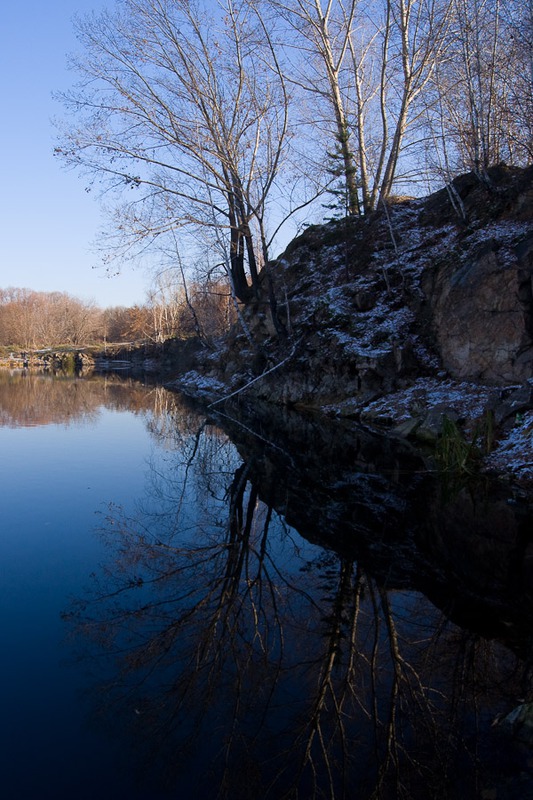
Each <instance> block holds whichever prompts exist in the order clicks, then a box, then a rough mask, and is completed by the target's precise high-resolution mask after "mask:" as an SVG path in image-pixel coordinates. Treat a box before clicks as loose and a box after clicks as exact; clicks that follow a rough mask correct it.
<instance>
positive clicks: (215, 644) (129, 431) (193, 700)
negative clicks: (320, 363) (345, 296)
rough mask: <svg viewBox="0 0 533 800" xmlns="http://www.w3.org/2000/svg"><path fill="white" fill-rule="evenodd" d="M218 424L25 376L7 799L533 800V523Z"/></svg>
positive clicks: (417, 474)
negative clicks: (476, 799) (511, 715)
mask: <svg viewBox="0 0 533 800" xmlns="http://www.w3.org/2000/svg"><path fill="white" fill-rule="evenodd" d="M217 411H218V412H219V413H217V414H216V415H215V414H214V413H212V414H210V416H209V417H206V416H205V414H203V413H201V412H198V411H195V410H194V409H192V408H191V407H190V405H188V404H187V403H186V402H185V400H184V399H182V398H180V397H179V396H178V395H176V394H173V393H169V392H167V391H166V390H165V389H163V388H161V387H155V386H143V385H142V384H141V383H135V382H133V381H129V380H120V379H119V378H116V377H112V376H107V377H99V376H92V377H89V378H67V377H59V376H55V377H54V376H50V375H39V374H22V373H18V374H17V373H15V374H9V373H8V372H3V373H0V448H1V454H2V458H1V459H0V487H1V498H2V522H1V529H0V631H1V635H2V658H1V660H0V675H1V682H0V687H1V689H0V691H1V701H0V709H1V714H0V733H1V742H0V760H1V763H0V769H1V773H0V774H1V776H2V777H1V792H2V797H3V798H7V800H26V799H27V800H33V799H34V798H35V800H42V799H43V798H48V797H50V798H55V800H63V799H65V800H66V799H67V798H69V800H70V798H78V799H79V800H84V799H86V800H93V798H94V799H95V798H98V799H99V800H108V799H109V800H123V799H124V800H126V798H128V799H131V800H150V799H152V798H153V800H158V799H159V798H176V799H177V800H188V799H189V798H196V797H202V798H207V800H210V798H213V800H214V799H215V798H218V797H221V798H226V797H227V798H232V799H233V798H242V799H243V800H245V799H246V798H263V797H265V798H266V797H269V798H275V799H277V798H283V797H287V798H289V797H291V798H297V797H298V798H303V799H307V798H314V797H316V798H318V797H328V798H335V800H337V798H356V799H357V800H359V799H361V800H366V799H367V798H369V799H370V798H383V799H384V800H385V798H404V797H405V798H421V799H422V798H424V800H426V798H478V797H479V798H490V797H494V798H497V800H501V798H504V800H506V799H507V798H508V799H509V800H512V798H518V797H520V798H532V797H533V753H532V743H533V735H532V731H531V729H530V726H531V725H533V721H532V719H531V717H528V716H527V714H528V713H530V714H531V710H532V709H533V707H530V706H529V704H530V703H531V702H532V701H533V692H532V686H531V677H532V650H533V614H532V611H533V587H532V580H531V579H532V576H533V563H532V556H533V554H532V540H531V531H532V529H533V526H532V525H531V522H532V520H533V516H532V513H531V506H530V505H529V504H528V502H527V500H526V499H525V498H524V497H522V496H521V495H520V493H517V492H516V491H512V490H511V488H510V487H506V486H504V485H501V484H487V483H486V482H474V483H472V482H471V483H469V484H468V485H465V484H464V482H461V481H458V480H456V478H455V476H449V475H447V476H445V477H444V478H439V479H437V478H436V477H435V475H434V473H433V472H432V465H431V463H430V462H428V461H427V460H426V459H425V458H424V457H423V456H421V455H420V454H419V453H417V452H415V451H413V450H411V449H410V448H409V447H407V446H405V445H401V444H399V443H398V444H393V443H392V442H390V441H388V440H387V439H385V438H382V437H378V436H376V435H372V434H370V433H368V432H365V431H363V430H360V429H357V428H355V427H354V426H351V427H350V426H343V425H340V424H339V423H336V424H332V425H328V426H324V425H323V424H319V423H318V422H316V421H315V420H313V419H306V418H303V417H300V416H297V415H290V414H282V413H278V414H276V415H274V414H273V412H272V410H271V409H268V410H264V409H261V408H257V407H256V408H254V411H253V414H252V413H251V412H250V411H249V410H246V409H245V408H243V407H240V408H233V409H228V408H226V409H224V413H222V411H221V410H220V409H218V410H217ZM513 712H514V717H511V719H509V717H508V715H509V714H510V713H511V714H512V713H513ZM512 720H515V722H514V723H513V721H512ZM516 720H518V722H517V721H516Z"/></svg>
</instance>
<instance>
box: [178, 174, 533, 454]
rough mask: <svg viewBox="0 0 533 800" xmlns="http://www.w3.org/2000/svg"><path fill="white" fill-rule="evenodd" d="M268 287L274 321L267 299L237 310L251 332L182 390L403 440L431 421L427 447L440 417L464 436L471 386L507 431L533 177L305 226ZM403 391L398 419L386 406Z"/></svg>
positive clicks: (530, 337) (452, 189)
mask: <svg viewBox="0 0 533 800" xmlns="http://www.w3.org/2000/svg"><path fill="white" fill-rule="evenodd" d="M262 278H263V281H264V284H265V287H266V283H267V281H266V272H264V273H263V275H262ZM268 278H269V281H270V284H271V287H272V288H273V290H274V294H275V296H276V297H277V307H276V308H275V309H274V314H275V319H274V318H273V310H272V306H271V304H269V302H268V299H267V297H268V295H269V292H268V291H267V290H266V288H265V292H264V295H265V299H264V300H263V301H260V302H257V303H256V304H255V305H254V306H253V307H249V308H246V309H244V312H243V316H244V319H245V321H246V323H247V327H248V331H247V334H246V335H245V334H244V332H243V330H242V327H239V326H236V327H235V329H234V330H233V331H232V333H231V334H230V335H229V336H228V337H227V339H226V340H225V341H224V342H223V343H222V344H221V346H220V348H218V349H217V350H216V351H215V352H214V353H209V354H208V353H205V354H204V356H203V357H202V358H200V359H199V361H198V362H197V365H196V369H195V370H194V371H192V372H190V373H189V374H188V375H187V376H186V379H185V381H183V382H182V384H181V386H182V388H185V391H189V392H190V393H192V394H202V393H203V394H204V396H207V397H209V398H210V399H213V398H217V397H220V396H223V395H227V394H229V393H232V392H238V391H241V390H244V389H243V387H246V388H245V391H246V393H247V394H248V395H253V396H254V397H256V398H257V399H263V400H267V401H269V402H274V403H279V404H284V405H288V406H298V405H301V406H308V407H313V408H321V409H326V410H327V409H329V410H330V411H335V413H340V414H342V415H343V416H354V417H362V418H366V419H367V420H369V419H371V421H377V422H381V421H385V422H387V423H388V424H390V425H393V426H396V427H397V426H398V424H399V423H402V424H403V423H405V425H404V428H405V430H406V431H407V433H406V434H404V435H406V436H410V435H412V433H413V432H414V431H416V430H418V431H420V430H422V428H423V426H422V427H421V426H420V425H418V424H417V420H418V421H419V420H420V419H421V418H428V415H429V416H431V414H432V413H433V416H435V414H436V424H433V423H434V422H435V420H433V422H432V424H431V426H430V427H431V430H432V436H438V435H439V425H440V422H441V420H442V419H443V418H444V416H446V417H448V418H449V419H453V420H456V421H458V423H459V424H461V423H462V420H463V419H464V417H465V414H464V404H463V403H462V401H461V399H460V395H461V393H460V392H459V391H458V389H460V388H461V387H463V388H464V386H465V385H466V384H468V392H469V394H470V395H472V387H474V389H475V390H476V391H478V390H479V391H478V396H481V395H482V396H483V403H482V404H481V406H480V405H479V404H477V406H476V403H472V407H474V406H476V410H475V414H474V416H475V418H476V419H480V418H481V416H483V415H484V414H485V412H486V411H487V410H489V411H490V412H491V413H494V416H495V417H501V418H502V419H503V416H505V415H504V414H503V412H502V413H500V409H499V407H498V404H499V403H500V404H501V402H503V401H505V399H506V398H507V397H508V395H509V392H510V391H511V387H514V388H513V391H516V386H517V384H520V385H522V386H523V388H524V390H525V391H526V393H528V392H529V394H528V396H529V395H530V394H531V392H530V391H529V390H530V389H531V386H530V385H529V383H528V382H530V381H531V380H532V378H533V167H531V168H529V169H524V170H521V169H517V168H507V167H503V166H500V167H495V168H494V169H492V170H490V171H489V174H488V175H487V176H486V180H484V181H480V180H479V178H478V177H477V176H475V175H474V174H469V175H464V176H461V177H460V178H458V179H457V180H455V181H454V182H453V184H452V185H451V186H449V187H448V188H447V189H443V190H441V191H439V192H437V193H435V194H433V195H431V196H429V197H427V198H425V199H399V200H397V201H396V202H394V203H388V204H387V205H384V204H383V205H382V206H380V208H379V209H378V210H377V211H376V212H374V213H373V214H371V215H368V216H366V217H364V218H362V219H355V220H354V219H350V220H339V221H335V222H330V223H328V224H326V225H323V226H314V227H310V228H308V229H307V231H306V232H305V233H304V234H302V235H301V236H300V237H298V238H296V239H295V240H294V241H293V242H292V243H291V244H290V245H289V247H288V248H287V249H286V251H285V253H284V254H283V255H282V256H281V257H280V258H278V259H277V260H276V261H275V262H273V263H271V264H269V269H268ZM280 330H282V331H284V332H285V333H284V334H283V333H282V334H281V335H280V333H279V331H280ZM274 332H276V333H274ZM424 381H425V385H422V384H421V382H422V383H423V382H424ZM439 384H440V388H441V389H442V391H441V390H440V389H439ZM413 387H415V389H416V390H415V391H413ZM402 392H404V397H403V401H401V400H400V401H399V402H403V406H402V415H400V416H398V415H396V417H395V415H394V413H389V410H390V409H391V408H392V401H391V403H389V406H388V408H387V403H388V401H387V398H392V396H393V395H394V396H395V397H396V399H397V400H398V397H399V395H400V394H401V393H402ZM405 393H407V394H405ZM480 393H481V394H480ZM437 394H438V400H436V399H435V398H436V396H437ZM474 394H475V392H474ZM463 396H464V392H463ZM406 398H407V400H408V403H407V408H405V406H406V402H407V400H406ZM380 402H381V405H380V406H379V408H380V411H379V414H378V413H377V412H376V408H377V406H376V404H377V403H380ZM372 404H374V413H373V416H371V417H368V416H366V417H365V414H366V413H367V410H368V409H370V408H371V406H372ZM530 408H531V405H530V404H529V405H528V404H526V406H525V407H524V408H522V409H521V411H520V414H522V413H523V412H524V411H527V410H528V409H530ZM404 411H407V415H405V413H404ZM473 413H474V412H473ZM421 415H422V417H421ZM380 417H381V419H380ZM426 427H427V426H426ZM529 460H531V461H533V459H528V461H529Z"/></svg>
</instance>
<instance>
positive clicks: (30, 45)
mask: <svg viewBox="0 0 533 800" xmlns="http://www.w3.org/2000/svg"><path fill="white" fill-rule="evenodd" d="M113 5H114V3H113V0H109V2H105V0H25V2H21V0H18V1H17V2H10V1H9V0H6V2H5V3H4V5H3V7H2V14H1V17H0V152H1V172H0V175H1V178H2V181H1V194H0V198H1V199H0V287H2V288H7V287H9V286H16V287H20V288H28V289H35V290H37V291H62V292H68V293H69V294H72V295H74V296H76V297H79V298H80V299H82V300H95V301H96V302H97V303H98V305H100V306H102V307H105V306H114V305H126V306H130V305H133V304H135V303H141V302H143V301H144V299H145V290H146V289H147V288H148V286H149V277H148V276H147V275H145V274H144V272H143V270H142V269H137V270H132V268H131V267H128V266H126V267H125V268H124V269H123V271H122V274H121V275H120V276H118V277H107V275H106V271H105V268H104V267H103V266H101V255H99V254H98V253H96V252H95V250H94V249H93V243H94V242H95V241H96V240H97V237H98V231H99V229H100V228H101V224H102V212H101V210H100V207H99V204H98V201H97V199H96V198H95V197H94V196H93V195H90V194H87V193H86V192H85V184H84V181H83V179H82V178H79V177H77V176H76V174H75V173H73V172H70V171H67V170H65V168H64V167H62V166H61V164H60V162H58V161H57V160H56V159H55V158H54V157H53V155H52V153H53V148H54V144H55V136H56V133H55V130H54V127H53V125H52V119H53V118H54V117H59V116H61V114H62V113H63V110H62V107H61V105H60V104H59V103H58V102H57V101H55V100H54V99H53V97H52V93H53V92H55V91H60V90H62V89H66V88H68V87H69V86H70V85H71V84H72V83H73V82H74V81H75V77H76V76H75V75H74V74H73V73H71V72H69V70H68V69H67V54H68V53H69V52H72V51H74V50H76V47H77V42H76V39H75V36H74V31H73V25H72V17H73V15H74V14H76V13H78V12H79V13H84V12H86V11H91V10H93V9H94V10H98V9H99V8H102V7H105V6H107V7H110V8H112V7H113Z"/></svg>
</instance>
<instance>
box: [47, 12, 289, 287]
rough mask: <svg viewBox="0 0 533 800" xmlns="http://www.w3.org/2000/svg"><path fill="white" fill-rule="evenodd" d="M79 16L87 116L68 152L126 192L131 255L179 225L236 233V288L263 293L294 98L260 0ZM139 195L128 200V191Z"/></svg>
mask: <svg viewBox="0 0 533 800" xmlns="http://www.w3.org/2000/svg"><path fill="white" fill-rule="evenodd" d="M119 9H120V10H119V12H117V13H116V14H110V13H107V12H106V13H103V14H102V15H100V16H92V17H87V18H85V19H83V20H79V21H78V25H77V28H78V36H79V39H80V42H81V44H82V46H83V49H84V55H83V56H81V57H80V58H78V59H76V60H75V61H74V66H75V68H76V69H77V71H78V72H79V73H80V74H81V76H82V82H81V83H80V84H79V85H78V86H77V88H76V89H74V90H73V91H72V92H71V93H70V94H68V95H66V96H64V97H63V100H64V102H65V104H66V107H67V108H68V109H69V110H70V111H72V112H73V113H74V116H75V118H76V119H77V120H78V122H77V123H73V125H72V127H69V128H67V129H66V130H65V131H64V136H63V140H64V141H63V144H62V145H61V146H60V147H58V148H57V151H56V152H57V154H58V155H59V156H60V157H61V158H62V159H63V160H64V161H65V162H66V163H67V164H69V165H72V166H75V167H78V168H80V169H81V170H82V171H86V172H87V173H88V174H89V175H90V176H92V177H93V178H101V179H102V180H103V181H104V184H105V186H106V187H107V188H112V189H114V190H118V191H119V197H120V199H121V202H122V205H121V206H117V208H116V218H115V222H116V228H117V231H118V234H119V237H120V243H121V247H120V253H121V254H122V255H124V254H125V253H128V252H131V251H132V250H136V251H138V250H139V248H141V249H142V248H145V247H146V246H149V245H150V244H152V243H154V242H155V241H157V240H158V239H159V237H161V236H162V235H164V234H166V233H168V232H169V231H177V230H180V229H182V228H186V229H191V228H192V229H194V230H198V229H200V230H203V231H204V234H205V233H209V231H213V230H218V231H219V232H220V231H221V232H223V233H224V235H225V236H227V241H228V250H229V259H230V274H229V278H230V280H231V282H232V284H233V287H234V291H235V294H236V296H237V298H238V299H239V300H240V301H243V302H248V301H250V300H251V299H252V298H254V297H258V295H259V293H260V287H259V279H258V274H259V270H260V267H261V263H260V261H259V259H258V249H257V247H256V242H255V234H254V231H257V229H258V227H260V226H261V225H262V224H263V220H264V213H265V206H266V202H267V198H268V195H269V193H270V191H271V189H272V186H273V184H274V182H275V180H276V177H277V174H278V170H279V165H280V159H281V156H282V153H283V148H284V145H285V139H286V133H287V98H286V94H285V89H284V81H283V77H282V75H281V73H280V70H279V68H278V66H277V62H276V58H275V56H274V54H273V51H272V47H271V45H270V42H269V39H268V35H267V33H266V30H265V27H264V26H263V25H262V24H261V19H260V17H259V15H258V10H257V6H256V4H253V3H246V2H242V0H225V2H221V3H217V4H212V3H208V2H203V1H202V0H197V1H196V2H186V1H185V0H177V2H170V0H122V2H120V4H119ZM125 189H131V190H133V198H134V199H124V194H125V193H124V190H125Z"/></svg>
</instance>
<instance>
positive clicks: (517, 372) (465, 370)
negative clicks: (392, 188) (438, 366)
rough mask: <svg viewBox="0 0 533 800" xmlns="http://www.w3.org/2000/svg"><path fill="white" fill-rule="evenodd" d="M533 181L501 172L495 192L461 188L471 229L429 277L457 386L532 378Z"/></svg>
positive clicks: (442, 344) (440, 340) (441, 340)
mask: <svg viewBox="0 0 533 800" xmlns="http://www.w3.org/2000/svg"><path fill="white" fill-rule="evenodd" d="M532 174H533V173H532V172H531V170H529V171H524V172H518V173H513V172H510V171H506V170H502V169H501V168H499V169H497V170H494V171H493V179H494V183H493V185H492V186H489V187H481V186H479V184H478V185H477V186H476V184H475V181H474V180H473V179H472V177H471V176H470V180H468V177H469V176H466V177H465V178H463V179H462V180H460V181H458V191H460V192H462V194H463V196H464V197H465V199H464V201H463V204H464V203H467V204H468V211H466V212H465V213H466V214H467V215H468V216H467V220H468V217H470V220H471V221H470V222H469V223H468V224H467V225H466V226H465V228H464V230H461V231H458V232H457V234H456V236H455V237H454V238H453V240H452V241H450V242H449V246H448V248H447V249H446V252H444V253H442V254H441V255H439V256H438V257H437V258H436V260H435V263H434V264H433V266H432V267H431V268H429V269H425V270H424V273H423V276H422V280H421V286H422V291H423V293H424V295H425V297H426V298H427V300H428V303H429V307H430V316H431V324H432V327H433V330H434V333H435V338H436V344H437V351H438V353H439V355H440V358H441V360H442V364H443V367H444V368H445V369H446V370H447V371H448V372H449V373H450V375H451V376H452V377H455V378H457V379H460V380H474V381H481V382H483V383H498V384H501V383H517V382H522V381H524V380H527V379H528V378H529V377H531V375H532V374H533V338H532V337H533V291H532V289H533V225H532V220H533V188H532V184H531V177H532ZM437 198H438V195H437V197H434V198H430V199H429V200H428V201H427V205H428V206H429V207H431V206H432V205H433V206H435V205H437V202H436V201H437ZM443 200H444V198H441V202H442V201H443ZM491 201H492V205H491Z"/></svg>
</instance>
